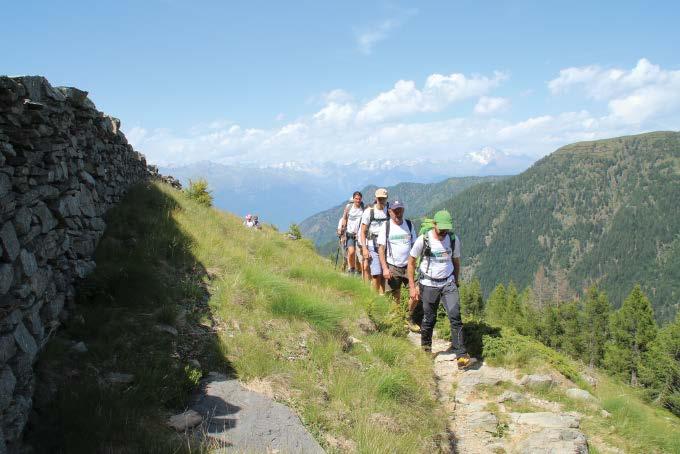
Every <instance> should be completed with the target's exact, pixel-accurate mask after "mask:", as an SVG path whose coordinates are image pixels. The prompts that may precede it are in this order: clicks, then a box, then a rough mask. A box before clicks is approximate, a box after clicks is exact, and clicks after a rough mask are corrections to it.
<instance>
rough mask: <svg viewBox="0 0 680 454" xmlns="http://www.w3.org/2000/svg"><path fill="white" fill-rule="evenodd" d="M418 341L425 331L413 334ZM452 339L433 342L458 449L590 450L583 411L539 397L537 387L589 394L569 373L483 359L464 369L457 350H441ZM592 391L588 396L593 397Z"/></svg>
mask: <svg viewBox="0 0 680 454" xmlns="http://www.w3.org/2000/svg"><path fill="white" fill-rule="evenodd" d="M409 338H410V339H411V341H412V342H413V343H414V344H416V345H419V344H420V336H419V335H417V334H413V333H412V334H410V335H409ZM447 347H448V342H446V341H442V340H435V341H434V344H433V346H432V351H433V355H434V366H435V367H434V371H435V376H436V378H437V385H438V398H439V400H440V401H441V402H442V404H443V405H444V407H445V408H446V410H447V412H448V414H449V421H448V431H449V434H450V440H451V449H452V451H453V452H460V453H490V452H497V453H523V454H524V453H526V454H529V453H530V454H539V453H541V454H543V453H579V454H580V453H587V452H588V441H587V438H586V436H585V434H584V433H583V432H582V431H581V430H579V425H580V419H581V417H582V415H580V414H578V413H575V412H563V411H561V405H560V404H559V403H558V402H552V401H549V400H544V399H541V398H539V397H536V396H535V395H534V393H532V392H531V390H532V389H546V388H550V387H553V386H555V387H570V388H571V389H573V391H570V392H571V393H572V394H574V395H576V394H578V393H579V391H580V397H581V398H584V399H590V398H592V396H590V394H588V393H587V392H586V391H582V390H578V389H576V388H574V387H573V384H571V383H569V382H568V381H567V380H565V379H564V377H561V376H559V377H557V376H555V375H521V374H519V373H518V371H515V370H510V369H505V368H502V367H491V366H489V365H487V364H485V363H483V362H478V363H476V364H474V365H472V366H471V367H470V368H469V369H468V370H459V369H458V367H457V364H456V361H455V355H453V354H445V353H442V352H443V351H444V350H446V348H447ZM588 396H589V397H588Z"/></svg>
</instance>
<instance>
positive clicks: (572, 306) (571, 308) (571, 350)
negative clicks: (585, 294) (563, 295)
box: [557, 301, 584, 358]
mask: <svg viewBox="0 0 680 454" xmlns="http://www.w3.org/2000/svg"><path fill="white" fill-rule="evenodd" d="M557 313H558V318H559V321H560V325H561V327H562V328H561V329H560V334H559V335H560V336H561V339H560V341H559V343H560V348H561V350H562V351H563V352H565V353H567V354H569V355H571V356H572V357H574V358H578V357H580V356H581V354H582V352H583V334H584V333H583V329H582V325H581V315H582V314H581V312H580V311H579V307H578V303H577V302H576V301H566V302H564V303H562V304H560V306H559V307H558V308H557Z"/></svg>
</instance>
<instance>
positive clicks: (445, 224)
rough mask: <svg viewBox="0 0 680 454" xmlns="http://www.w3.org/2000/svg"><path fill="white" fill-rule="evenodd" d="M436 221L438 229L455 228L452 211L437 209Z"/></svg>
mask: <svg viewBox="0 0 680 454" xmlns="http://www.w3.org/2000/svg"><path fill="white" fill-rule="evenodd" d="M434 222H435V224H437V228H438V229H442V230H451V229H453V219H452V218H451V213H449V212H448V211H446V210H441V211H437V212H436V213H435V214H434Z"/></svg>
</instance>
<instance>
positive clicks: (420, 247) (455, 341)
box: [408, 210, 470, 368]
mask: <svg viewBox="0 0 680 454" xmlns="http://www.w3.org/2000/svg"><path fill="white" fill-rule="evenodd" d="M452 230H453V220H452V218H451V214H450V213H449V212H448V211H446V210H441V211H438V212H437V213H435V215H434V227H433V228H432V230H430V231H429V232H426V233H425V234H423V235H421V236H419V237H418V239H417V240H416V242H415V243H414V244H413V248H411V252H410V257H409V261H408V280H409V296H410V298H411V301H412V302H413V301H417V300H418V299H420V301H422V304H423V312H424V315H423V322H422V326H421V331H420V333H421V334H420V335H421V337H420V345H421V346H422V348H423V350H425V351H428V352H429V351H432V332H433V331H434V325H435V323H436V321H437V309H438V308H439V303H440V302H441V303H442V304H443V306H444V309H445V310H446V314H447V315H448V317H449V323H450V324H451V345H450V347H449V349H448V350H447V353H454V354H455V355H456V357H457V361H458V366H459V367H463V368H464V367H467V366H468V365H469V364H470V356H469V355H468V354H467V351H466V349H465V340H464V338H463V321H462V319H461V315H460V297H459V295H458V278H459V276H460V240H459V239H458V237H457V236H456V235H455V234H453V232H452ZM452 243H453V244H452ZM419 257H420V258H421V260H420V269H419V271H420V273H419V274H420V280H419V282H418V283H416V281H415V277H414V276H415V269H416V260H417V259H418V258H419Z"/></svg>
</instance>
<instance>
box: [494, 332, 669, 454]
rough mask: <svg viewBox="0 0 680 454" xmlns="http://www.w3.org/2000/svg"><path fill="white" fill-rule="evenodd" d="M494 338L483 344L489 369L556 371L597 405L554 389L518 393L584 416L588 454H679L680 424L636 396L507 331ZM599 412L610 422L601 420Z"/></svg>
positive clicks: (635, 392)
mask: <svg viewBox="0 0 680 454" xmlns="http://www.w3.org/2000/svg"><path fill="white" fill-rule="evenodd" d="M496 335H497V336H498V337H495V338H490V337H485V338H484V354H485V356H486V360H487V361H488V362H489V363H490V364H492V365H502V366H509V367H517V368H518V369H520V370H522V371H523V372H526V373H536V372H549V371H551V370H557V371H559V372H560V373H561V374H562V375H564V376H565V377H567V378H568V379H570V380H571V381H573V382H574V383H575V384H576V385H577V386H578V387H580V388H582V389H586V390H588V391H590V392H591V393H592V394H593V395H594V396H595V397H596V398H597V401H596V402H583V401H578V400H574V399H571V398H569V397H568V396H566V394H565V389H561V388H558V387H550V388H542V389H540V388H539V389H531V390H525V389H519V391H521V392H528V393H531V394H533V395H535V397H538V398H541V399H544V400H549V401H554V402H558V403H560V404H561V405H562V409H563V410H564V411H576V412H579V413H580V414H581V415H583V418H582V420H581V429H582V430H583V432H584V433H585V434H586V435H587V436H588V440H589V448H590V452H593V453H597V452H601V451H600V450H599V449H598V446H603V445H604V446H610V447H617V448H619V449H622V450H623V452H626V453H640V454H647V453H680V419H678V418H677V417H676V416H675V415H673V414H672V413H670V412H669V411H667V410H665V409H663V408H659V407H656V406H652V405H649V404H648V403H647V402H645V400H644V398H643V396H642V395H641V393H640V391H639V390H636V389H633V388H631V387H630V386H628V385H625V384H622V383H620V382H619V381H617V380H614V379H612V378H611V377H609V376H607V375H606V374H605V373H602V372H600V371H595V370H590V369H587V368H586V367H585V366H584V365H582V364H580V363H578V362H576V361H573V360H572V359H570V358H569V357H567V356H565V355H563V354H561V353H559V352H556V351H555V350H553V349H551V348H549V347H546V346H544V345H542V344H541V343H539V342H537V341H535V340H533V339H531V338H528V337H524V336H520V335H518V334H516V333H514V332H512V331H510V330H507V329H503V330H501V331H500V332H498V333H496ZM583 372H587V373H588V374H589V375H591V376H594V377H596V378H597V384H596V386H595V387H592V386H590V385H588V384H587V383H586V382H585V381H584V379H583V376H582V374H583ZM497 388H499V387H497ZM502 391H503V388H499V389H490V390H487V392H493V393H494V394H500V393H501V392H502ZM522 407H524V408H522ZM510 410H511V411H518V412H531V411H543V410H541V409H539V408H531V406H527V405H525V404H519V405H518V406H517V408H512V404H511V408H510ZM602 410H606V411H607V412H609V413H610V414H611V416H610V417H603V415H602ZM602 452H606V451H605V450H603V451H602Z"/></svg>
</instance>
